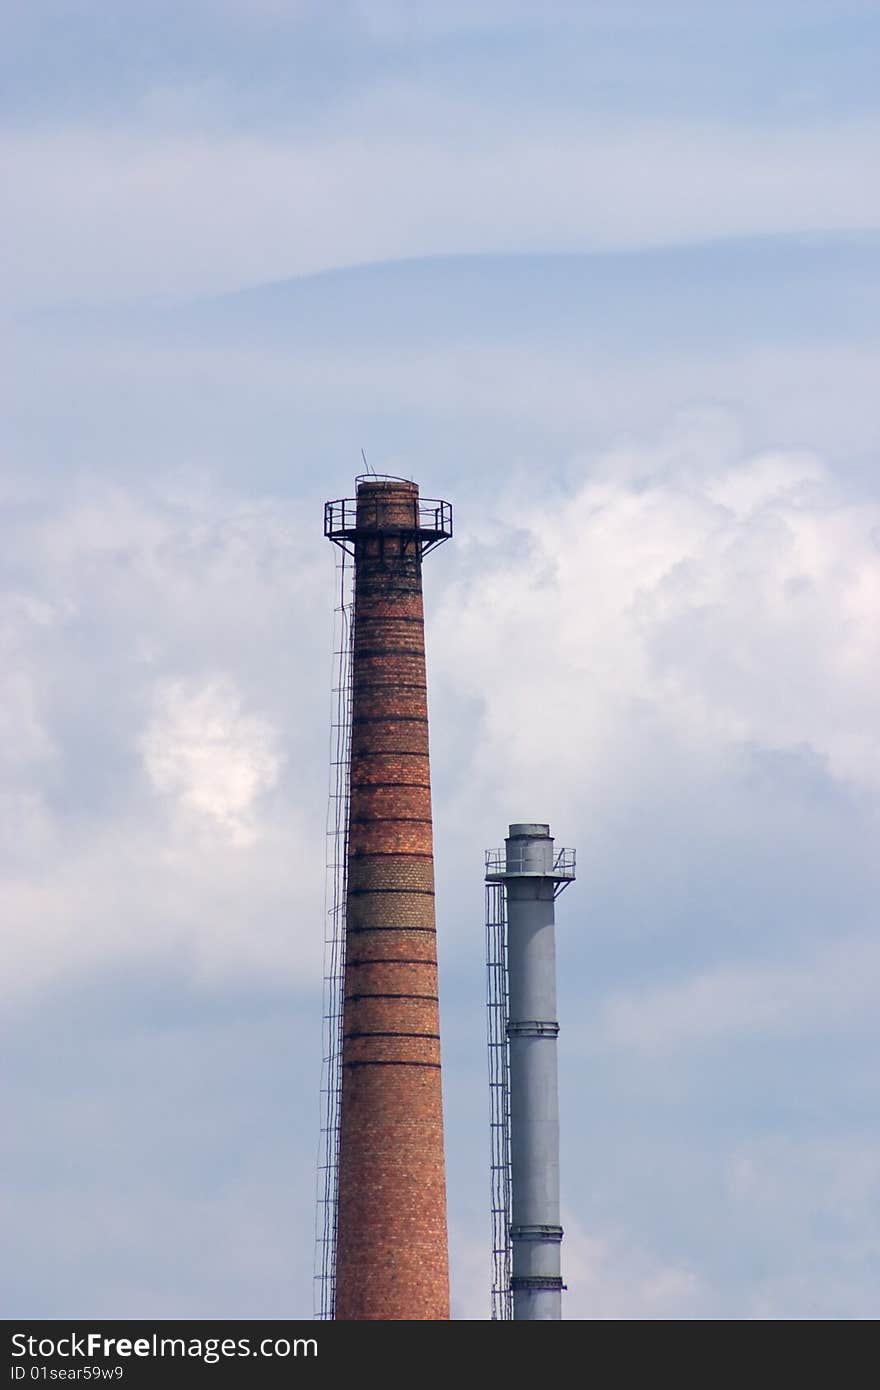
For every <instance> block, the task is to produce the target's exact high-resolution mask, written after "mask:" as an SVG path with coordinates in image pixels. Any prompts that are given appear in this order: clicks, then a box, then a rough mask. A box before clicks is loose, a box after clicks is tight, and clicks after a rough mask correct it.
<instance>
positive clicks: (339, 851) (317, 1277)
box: [314, 550, 354, 1320]
mask: <svg viewBox="0 0 880 1390" xmlns="http://www.w3.org/2000/svg"><path fill="white" fill-rule="evenodd" d="M336 567H337V571H338V577H339V596H338V600H337V603H336V606H335V609H334V615H333V685H332V696H331V715H330V789H329V794H328V799H327V825H326V856H325V877H324V1003H323V1028H324V1047H323V1060H322V1067H321V1132H320V1141H319V1150H318V1178H317V1210H316V1216H315V1274H314V1316H315V1318H316V1319H321V1320H330V1319H332V1318H333V1315H334V1310H335V1303H336V1210H337V1200H336V1199H337V1194H338V1189H339V1121H340V1102H341V1098H342V1000H343V983H344V977H345V903H346V890H347V869H348V804H349V792H350V788H349V767H350V764H351V652H352V640H353V636H354V633H353V621H352V620H353V614H354V588H353V586H354V566H353V564H352V562H351V558H350V556H349V554H348V552H347V551H346V550H340V551H339V553H338V559H337V566H336Z"/></svg>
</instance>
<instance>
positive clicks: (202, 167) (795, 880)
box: [0, 0, 880, 1318]
mask: <svg viewBox="0 0 880 1390" xmlns="http://www.w3.org/2000/svg"><path fill="white" fill-rule="evenodd" d="M2 23H3V26H4V32H3V34H2V40H3V41H2V44H0V52H2V55H3V56H2V60H0V62H2V80H0V89H2V91H3V94H4V95H3V100H2V118H3V129H2V132H0V163H2V166H3V170H4V186H6V187H7V189H8V190H9V191H10V192H9V196H8V203H9V207H8V211H7V213H6V215H5V218H4V230H3V236H4V251H3V256H2V258H0V320H2V362H3V372H2V380H3V395H4V409H3V414H2V419H3V424H2V427H0V429H2V433H0V447H2V450H3V472H2V503H3V513H2V515H3V520H2V527H3V546H2V552H0V555H2V558H0V586H2V592H3V614H4V617H3V625H2V640H3V644H4V657H5V659H4V662H3V673H4V674H3V677H2V679H0V686H2V700H0V710H2V719H0V759H2V763H3V778H2V787H3V790H2V793H0V898H2V902H3V918H4V922H5V924H6V942H7V946H8V950H9V957H10V961H9V969H8V970H7V971H6V972H4V973H5V977H6V986H5V991H4V995H3V1011H4V1022H3V1030H4V1052H5V1054H6V1055H7V1057H8V1058H10V1059H11V1064H10V1065H8V1066H7V1068H6V1076H5V1082H4V1084H5V1086H6V1087H7V1088H8V1092H9V1096H8V1105H7V1110H8V1113H14V1114H15V1116H16V1122H15V1123H14V1124H13V1125H11V1126H10V1127H9V1129H8V1132H7V1135H6V1137H5V1139H4V1144H5V1145H6V1146H7V1150H8V1152H7V1153H6V1155H5V1164H4V1168H5V1172H6V1173H7V1174H8V1181H7V1183H6V1186H5V1191H4V1202H5V1203H8V1211H7V1227H8V1229H9V1230H10V1232H11V1242H10V1248H11V1252H12V1258H11V1259H10V1261H9V1269H8V1273H7V1275H6V1276H4V1278H5V1283H4V1290H3V1305H4V1308H5V1309H6V1310H7V1312H8V1315H25V1316H43V1317H53V1316H55V1317H65V1316H96V1315H101V1316H105V1317H106V1316H114V1315H115V1316H119V1317H124V1316H141V1317H151V1316H168V1317H183V1316H207V1317H225V1318H235V1317H239V1316H240V1317H245V1316H260V1315H262V1316H267V1317H270V1316H308V1315H309V1313H310V1310H311V1282H310V1281H311V1268H312V1232H313V1201H312V1193H313V1177H314V1155H315V1152H316V1148H317V1115H318V1098H317V1090H318V1084H319V1067H320V1059H319V1051H320V973H321V961H320V954H321V948H320V943H321V938H322V898H323V868H322V865H323V856H324V845H323V838H324V810H325V800H326V789H327V757H326V733H327V725H328V719H329V705H330V699H329V686H330V651H331V614H332V605H333V596H334V569H333V556H332V554H331V553H330V552H329V547H328V546H327V545H326V542H325V541H324V540H323V536H322V534H321V504H322V502H323V501H324V499H325V498H328V497H337V496H340V495H346V494H350V492H351V490H352V486H353V484H352V479H353V476H354V474H355V473H356V472H358V471H360V449H361V447H362V446H363V447H364V448H365V449H366V451H367V455H368V457H369V460H370V463H371V464H372V465H373V467H375V468H377V469H380V470H381V469H388V470H389V471H391V472H402V473H405V474H407V475H410V476H413V477H415V478H416V479H417V480H418V481H419V482H420V483H421V484H422V487H423V490H424V491H425V492H426V493H427V494H429V495H437V496H444V497H448V498H450V499H451V500H452V502H453V504H454V506H455V510H456V532H457V534H456V538H455V540H454V542H453V543H452V544H451V545H449V546H447V547H445V548H444V549H443V550H441V551H440V552H438V554H437V555H436V556H432V557H431V558H430V560H429V561H428V562H427V564H426V572H425V578H426V596H427V608H428V641H429V679H430V683H431V689H430V697H431V716H432V753H433V771H434V789H435V834H436V843H437V865H438V883H439V894H438V914H439V927H440V949H441V968H442V980H441V991H442V993H441V1008H442V1015H443V1030H444V1038H443V1046H444V1055H445V1097H446V1101H445V1103H446V1112H447V1149H448V1163H449V1173H450V1235H451V1240H452V1250H453V1307H454V1312H455V1316H457V1317H462V1318H481V1317H485V1316H486V1315H487V1311H488V1301H487V1283H488V1259H487V1247H488V1238H489V1231H488V1219H487V1212H486V1207H487V1188H488V1182H487V1179H486V1178H485V1177H484V1173H485V1165H486V1147H487V1144H486V1094H485V1086H484V1082H483V1047H484V1017H483V1005H482V991H483V960H482V951H483V942H482V933H483V929H482V885H481V866H482V850H483V849H484V847H487V846H490V845H495V844H498V843H500V842H501V840H502V839H503V836H504V833H505V828H506V826H507V824H508V822H509V821H515V820H521V819H523V820H531V819H538V820H542V819H547V820H549V821H550V822H551V824H552V826H553V829H554V832H555V833H556V835H557V837H558V840H559V842H560V843H564V844H572V845H575V846H576V847H577V849H578V861H579V865H580V877H579V882H578V883H577V885H576V886H575V887H573V888H571V889H570V890H569V891H568V892H567V893H566V894H565V896H564V898H563V899H561V900H560V913H559V936H560V940H559V956H560V962H561V978H560V994H561V998H560V1020H561V1023H562V1033H561V1041H560V1063H561V1085H562V1116H563V1170H562V1171H563V1193H564V1203H565V1212H564V1220H565V1225H566V1231H567V1236H566V1243H565V1246H564V1259H565V1270H566V1277H567V1282H568V1285H569V1293H568V1294H567V1296H566V1297H567V1304H566V1309H567V1315H568V1316H570V1317H577V1318H609V1317H610V1318H644V1317H647V1318H707V1317H711V1318H792V1317H794V1318H815V1317H844V1318H845V1317H870V1316H876V1313H877V1287H878V1273H880V1270H878V1260H880V1228H878V1222H877V1201H876V1193H877V1187H878V1182H880V1131H878V1125H877V1113H878V1107H877V1100H878V1096H877V1075H878V1065H877V1064H878V1055H877V1054H878V1028H877V1017H878V1009H877V1004H878V992H880V987H878V980H880V945H878V941H877V922H876V902H877V893H878V876H877V868H876V843H877V828H878V808H880V800H878V798H880V741H878V740H880V727H878V719H877V712H876V688H877V677H878V663H880V646H878V637H877V633H878V631H880V624H878V616H880V485H878V462H877V459H878V443H880V441H878V425H877V411H876V403H875V402H876V380H877V370H878V366H880V361H878V359H880V334H878V329H877V323H878V313H877V309H878V268H880V198H878V193H877V187H878V183H877V179H876V177H875V176H874V171H875V169H876V165H877V154H878V145H880V139H878V136H880V120H878V115H880V113H878V98H877V94H876V83H875V82H872V80H871V74H872V72H873V69H874V68H875V67H876V51H877V39H878V29H880V14H878V11H877V7H876V5H873V4H854V3H853V4H845V3H835V4H833V5H832V4H825V3H818V0H816V2H815V3H810V2H809V0H804V3H801V4H799V5H797V6H796V5H794V4H791V5H789V4H787V3H784V0H781V2H780V3H778V4H775V5H773V6H770V7H768V6H759V5H757V4H754V5H753V4H751V3H745V4H742V5H740V6H738V7H736V10H735V11H733V10H731V11H729V12H724V13H723V14H722V12H720V11H718V10H716V9H714V8H712V7H707V6H704V5H696V4H690V3H685V2H684V0H683V3H681V4H673V3H659V4H652V5H650V6H649V5H647V4H644V3H634V2H633V3H628V4H621V5H617V6H615V7H614V8H613V12H612V11H611V10H609V7H607V6H605V5H601V6H600V5H598V4H596V5H593V4H579V5H566V4H561V3H560V4H557V5H551V6H537V5H534V4H529V3H523V4H505V5H503V6H502V5H493V4H479V3H477V4H471V5H468V6H463V5H462V6H459V5H455V4H451V5H445V6H443V7H437V6H428V5H419V4H415V5H413V4H410V5H403V4H397V3H367V2H366V0H364V3H360V4H346V5H338V6H334V7H326V6H316V5H310V4H302V5H296V4H294V5H291V4H284V5H282V4H280V3H273V2H272V0H264V3H256V4H254V3H251V4H249V5H247V6H245V5H243V4H239V3H236V0H217V2H216V3H194V4H192V5H190V6H187V7H186V8H185V11H184V12H183V13H181V11H180V7H175V6H171V5H165V4H162V3H159V4H156V5H154V6H151V7H150V8H149V12H147V11H145V10H144V8H143V7H142V6H134V5H131V6H130V5H127V4H119V5H114V6H112V7H110V6H107V5H95V4H79V5H70V4H65V5H64V6H61V5H55V4H50V3H45V4H39V3H37V4H28V5H24V4H22V5H12V6H8V7H7V9H6V11H5V13H4V19H3V21H2Z"/></svg>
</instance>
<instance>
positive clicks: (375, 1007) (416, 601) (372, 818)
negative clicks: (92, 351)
mask: <svg viewBox="0 0 880 1390" xmlns="http://www.w3.org/2000/svg"><path fill="white" fill-rule="evenodd" d="M417 501H418V488H417V487H416V485H415V484H414V483H406V482H398V481H388V480H384V479H383V480H377V481H373V480H369V481H366V482H362V483H361V484H360V485H359V487H358V495H357V524H356V535H355V538H354V548H355V596H354V629H353V632H354V636H353V656H352V751H351V784H350V788H351V802H350V813H349V828H348V855H349V859H348V900H347V914H346V967H345V989H344V1004H343V1046H342V1110H341V1127H340V1143H339V1203H338V1210H337V1248H336V1310H335V1316H336V1318H337V1319H342V1320H360V1319H378V1320H383V1321H388V1320H407V1321H425V1320H440V1319H446V1318H448V1317H449V1275H448V1256H447V1237H446V1182H445V1172H444V1158H443V1111H442V1103H441V1093H440V1025H439V1012H438V1002H437V948H436V930H435V922H434V865H433V840H432V833H431V780H430V770H429V762H428V710H427V698H426V685H425V640H424V618H423V610H422V564H421V547H420V542H419V539H418V536H417V535H416V534H415V532H414V515H415V507H416V504H417Z"/></svg>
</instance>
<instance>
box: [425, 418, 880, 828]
mask: <svg viewBox="0 0 880 1390" xmlns="http://www.w3.org/2000/svg"><path fill="white" fill-rule="evenodd" d="M493 513H494V516H495V518H496V522H495V525H494V531H493V530H492V529H491V528H490V529H489V530H488V531H486V530H485V529H484V528H483V523H482V520H481V518H479V517H475V519H474V522H473V524H472V525H470V526H468V524H467V523H465V524H464V526H461V527H460V528H459V537H460V540H461V537H462V532H465V537H464V540H465V544H467V545H469V546H470V547H471V548H472V552H473V557H474V558H473V561H472V562H471V565H473V564H475V563H476V564H478V565H479V568H480V575H479V582H477V583H475V582H474V577H473V573H472V571H471V567H469V568H468V571H467V572H466V574H465V577H464V578H462V579H460V580H458V581H453V582H452V583H451V584H450V586H449V588H448V589H447V590H446V592H445V594H444V599H443V605H442V608H441V610H440V612H439V614H438V615H437V617H436V619H435V623H434V630H433V634H432V650H433V651H434V652H435V653H436V655H435V657H434V660H435V662H436V664H437V666H438V667H439V672H440V676H441V679H442V680H443V682H444V683H445V684H446V685H447V686H448V687H450V688H452V687H456V688H458V689H459V690H464V691H466V692H467V693H468V694H469V695H470V696H472V697H473V698H474V699H476V700H479V702H480V704H481V706H482V709H483V712H484V717H483V723H482V726H481V727H480V729H479V737H478V738H475V741H474V748H473V765H472V767H471V768H470V769H469V777H471V778H472V777H473V776H474V774H476V779H477V785H478V786H479V788H480V794H481V795H485V794H486V791H487V789H488V788H489V787H491V788H492V796H493V799H500V798H502V797H503V798H504V799H505V801H506V803H507V805H515V804H523V796H524V794H525V793H527V792H528V788H529V786H540V785H542V784H546V783H548V782H549V783H550V784H551V785H554V786H555V787H556V788H557V791H556V796H555V799H556V801H557V802H559V800H560V798H561V804H562V806H564V807H570V806H571V805H573V804H579V805H580V807H581V810H582V812H584V813H585V814H588V815H589V812H590V809H591V808H592V809H593V810H595V813H596V818H601V807H602V805H603V803H604V804H606V805H607V804H608V803H609V800H610V801H612V802H613V801H614V800H615V799H616V798H618V797H619V796H620V795H629V796H632V795H634V794H636V792H635V789H636V788H639V794H641V795H642V796H644V795H646V794H647V795H654V791H653V790H652V791H649V788H653V787H654V782H655V779H657V778H662V775H663V769H664V768H665V767H666V758H667V755H668V753H669V751H670V750H671V749H672V748H674V749H676V750H679V751H680V753H681V756H682V757H683V758H684V757H686V758H687V759H689V760H690V762H691V764H692V765H693V767H694V768H695V769H700V771H701V774H705V775H706V776H712V775H716V776H717V775H722V776H723V774H724V768H725V764H726V763H727V762H728V761H729V759H730V757H731V756H733V755H735V754H736V753H737V752H738V751H739V750H743V749H767V750H777V751H779V750H782V751H789V752H791V753H802V752H803V751H804V750H809V751H810V752H811V753H812V755H814V756H815V757H816V758H817V760H818V762H819V765H820V766H822V767H824V768H825V769H826V770H827V773H828V774H829V775H830V776H831V777H833V778H835V779H838V780H839V782H840V783H841V784H842V785H843V786H846V787H849V788H851V789H852V790H854V791H856V790H859V791H863V792H864V793H865V794H867V795H870V796H874V795H876V794H877V792H878V790H880V723H878V715H877V707H876V701H875V698H874V691H875V686H876V672H877V670H878V667H880V636H878V633H880V551H878V548H877V545H876V542H875V536H876V528H877V527H878V525H880V508H878V506H877V504H876V503H858V502H856V501H854V500H852V499H850V498H848V497H847V496H846V495H845V494H843V493H842V492H841V491H839V490H838V489H837V487H836V486H835V484H834V482H833V480H832V478H831V477H830V476H829V474H828V473H827V472H826V470H825V469H824V468H823V466H822V465H821V463H820V462H819V461H818V460H817V459H816V458H814V457H812V456H809V455H804V454H795V453H783V452H775V453H768V454H765V455H761V456H758V457H753V458H749V457H745V458H742V457H740V458H736V457H735V456H734V457H731V456H730V441H729V440H728V439H727V437H726V436H725V435H724V434H723V433H721V434H720V435H719V433H718V431H717V429H716V427H715V425H714V424H713V423H712V422H711V421H709V422H708V423H707V422H700V421H699V420H698V421H697V422H696V424H695V426H694V428H692V429H690V430H688V429H684V430H677V431H673V432H671V434H670V435H669V436H668V437H667V438H666V439H665V440H663V441H661V442H660V444H659V445H658V446H654V447H652V448H650V449H647V450H645V451H640V450H639V449H638V448H630V449H627V450H622V451H619V452H618V453H617V454H615V455H612V456H606V457H605V458H600V459H598V460H595V461H592V462H591V465H590V466H589V470H588V469H587V468H586V467H585V468H584V473H583V474H582V475H581V478H580V479H579V480H577V481H575V482H574V485H573V487H572V488H571V490H569V489H562V488H560V487H557V488H555V489H553V490H551V491H550V493H549V494H548V493H547V492H546V491H545V492H543V493H542V490H541V488H540V486H535V483H534V479H533V478H532V477H527V476H523V477H521V478H520V479H519V480H518V482H517V483H516V484H514V485H513V486H512V487H511V489H510V490H509V491H508V493H507V494H506V496H505V497H504V498H503V499H502V498H496V499H495V500H494V502H493ZM713 770H714V771H713ZM656 790H657V791H658V792H659V786H658V787H657V788H656ZM462 794H463V795H465V794H468V795H469V794H471V793H470V784H468V786H463V788H462ZM589 819H593V817H592V816H589Z"/></svg>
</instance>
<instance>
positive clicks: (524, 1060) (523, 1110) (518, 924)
mask: <svg viewBox="0 0 880 1390" xmlns="http://www.w3.org/2000/svg"><path fill="white" fill-rule="evenodd" d="M505 849H506V852H505V866H504V881H505V887H506V892H507V960H508V975H509V991H510V994H509V1012H508V1024H507V1035H508V1039H509V1047H510V1141H511V1142H510V1169H511V1226H510V1237H511V1246H512V1251H513V1267H512V1277H511V1281H510V1283H511V1289H512V1292H513V1316H514V1319H517V1320H531V1321H534V1320H551V1319H554V1318H560V1317H561V1316H562V1287H563V1285H562V1277H561V1269H560V1246H561V1242H562V1227H561V1226H560V1224H559V1099H558V1085H557V1071H556V1039H557V1037H558V1034H559V1024H558V1022H557V1021H556V941H555V908H554V901H555V898H556V894H557V892H558V889H559V885H560V883H564V882H566V881H568V880H570V879H571V878H573V876H574V860H573V855H572V856H570V859H567V860H565V862H564V863H563V862H562V861H561V860H557V857H556V856H555V854H554V848H553V841H552V839H551V838H550V827H549V825H542V824H535V823H528V824H517V825H511V826H510V833H509V836H508V838H507V840H506V841H505ZM563 858H564V856H563Z"/></svg>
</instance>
